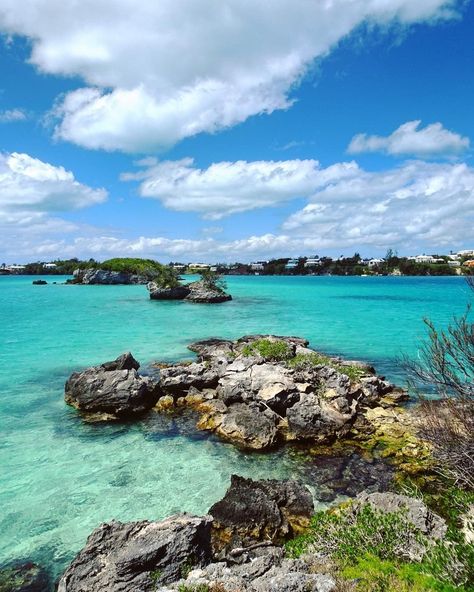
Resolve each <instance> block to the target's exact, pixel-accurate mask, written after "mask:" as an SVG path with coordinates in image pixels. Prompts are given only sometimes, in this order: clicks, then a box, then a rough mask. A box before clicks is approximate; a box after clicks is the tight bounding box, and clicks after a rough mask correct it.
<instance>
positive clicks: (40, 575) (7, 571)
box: [0, 562, 51, 592]
mask: <svg viewBox="0 0 474 592" xmlns="http://www.w3.org/2000/svg"><path fill="white" fill-rule="evenodd" d="M50 589H51V583H50V581H49V577H48V574H47V573H46V572H45V571H44V570H43V569H42V568H41V567H40V566H39V565H37V564H36V563H31V562H26V563H13V564H10V565H7V566H4V567H0V591H1V592H49V590H50Z"/></svg>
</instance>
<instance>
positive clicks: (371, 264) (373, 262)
mask: <svg viewBox="0 0 474 592" xmlns="http://www.w3.org/2000/svg"><path fill="white" fill-rule="evenodd" d="M382 263H385V259H369V260H368V261H367V265H368V266H369V267H375V266H376V265H382Z"/></svg>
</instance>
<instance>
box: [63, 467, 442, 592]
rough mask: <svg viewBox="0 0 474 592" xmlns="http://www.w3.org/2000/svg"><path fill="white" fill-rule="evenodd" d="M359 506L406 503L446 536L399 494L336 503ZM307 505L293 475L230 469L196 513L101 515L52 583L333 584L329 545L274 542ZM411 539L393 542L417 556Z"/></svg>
mask: <svg viewBox="0 0 474 592" xmlns="http://www.w3.org/2000/svg"><path fill="white" fill-rule="evenodd" d="M367 505H370V506H371V507H372V508H375V509H376V510H377V511H378V512H380V513H384V512H393V511H400V510H401V511H402V512H404V515H405V516H406V520H407V522H408V523H409V524H411V525H412V528H414V529H415V530H416V532H419V533H420V536H423V537H424V540H426V541H428V546H429V544H430V541H437V540H440V539H442V538H443V537H444V536H445V533H446V524H445V522H444V521H443V520H442V519H441V518H440V517H439V516H437V515H436V514H433V513H432V512H431V511H430V510H429V509H428V508H427V507H426V506H425V505H424V504H423V502H421V501H420V500H416V499H412V498H409V497H406V496H401V495H396V494H392V493H387V494H371V495H368V494H365V495H362V496H359V497H358V498H357V499H356V500H355V501H354V502H353V503H352V504H349V505H347V504H346V505H345V507H344V508H342V509H341V511H342V512H344V513H346V514H347V515H351V514H353V513H356V512H359V511H360V510H361V509H362V508H364V507H365V506H367ZM312 512H313V501H312V498H311V494H310V492H309V490H307V489H306V488H305V487H304V486H303V485H301V484H298V483H296V482H294V481H275V480H270V481H252V480H250V479H244V478H241V477H237V476H235V475H234V476H233V477H232V483H231V486H230V488H229V490H228V491H227V493H226V495H225V497H224V498H223V499H222V500H221V501H220V502H217V503H216V504H214V505H213V506H212V508H211V509H210V510H209V515H206V516H204V517H196V516H190V515H187V514H182V515H176V516H172V517H170V518H167V519H166V520H163V521H161V522H148V521H142V522H131V523H127V524H122V523H119V522H112V523H109V524H103V525H102V526H100V527H99V528H97V529H96V530H95V531H94V532H93V533H92V534H91V535H90V537H89V538H88V540H87V543H86V545H85V547H84V548H83V549H82V551H80V553H79V554H78V555H77V557H76V558H75V559H74V560H73V561H72V563H71V564H70V566H69V567H68V568H67V570H66V571H65V573H64V574H63V576H62V577H61V580H60V582H59V588H58V592H85V591H93V590H94V591H95V590H107V592H125V591H126V592H152V591H154V592H179V591H182V590H186V591H188V590H189V591H190V590H193V591H194V590H196V591H197V590H207V591H211V590H216V591H225V592H294V591H296V592H311V591H313V592H336V590H338V589H340V588H338V586H337V583H336V581H335V579H334V576H333V575H331V573H330V570H329V569H328V567H327V566H328V565H330V564H328V563H326V564H325V563H324V559H325V557H326V556H327V557H329V556H330V555H329V553H330V549H329V548H328V549H326V550H325V551H323V552H322V554H321V550H314V551H312V550H311V547H308V550H307V552H306V554H305V555H304V556H302V557H301V558H299V559H290V558H288V557H285V551H284V548H282V547H280V546H279V544H281V543H282V542H283V541H285V540H288V539H289V538H291V537H292V536H293V535H294V534H295V532H298V529H300V528H301V527H304V526H307V524H308V522H309V517H310V515H311V514H312ZM418 541H419V539H418V538H417V537H415V538H410V537H407V538H406V541H405V540H404V541H400V549H401V552H403V553H406V554H408V556H411V555H414V556H416V553H418V552H419V550H420V547H419V543H418ZM404 545H405V546H404ZM407 545H408V546H407ZM426 548H427V547H425V549H426ZM325 553H326V555H325ZM344 589H346V588H344Z"/></svg>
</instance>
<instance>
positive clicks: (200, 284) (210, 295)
mask: <svg viewBox="0 0 474 592" xmlns="http://www.w3.org/2000/svg"><path fill="white" fill-rule="evenodd" d="M147 289H148V292H149V293H150V298H151V299H152V300H186V301H187V302H198V303H204V304H217V303H219V302H227V301H228V300H232V296H231V295H230V294H228V293H227V292H225V291H224V290H222V289H220V288H218V287H215V286H211V285H209V284H208V283H206V282H205V281H203V280H199V281H197V282H192V283H190V284H186V285H181V286H176V287H174V288H162V287H160V286H159V285H158V284H157V283H156V282H149V283H148V284H147Z"/></svg>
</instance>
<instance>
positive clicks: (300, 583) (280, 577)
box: [253, 567, 337, 592]
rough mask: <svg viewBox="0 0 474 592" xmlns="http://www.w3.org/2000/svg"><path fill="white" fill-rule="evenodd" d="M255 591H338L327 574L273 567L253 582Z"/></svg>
mask: <svg viewBox="0 0 474 592" xmlns="http://www.w3.org/2000/svg"><path fill="white" fill-rule="evenodd" d="M253 589H254V590H255V592H336V590H337V588H336V582H335V581H334V579H333V578H332V577H331V576H329V575H326V574H309V573H301V572H297V571H295V572H291V571H287V570H286V568H278V567H276V568H273V569H272V570H270V571H269V572H268V573H267V574H265V575H264V576H263V577H261V578H258V579H257V580H255V581H254V582H253Z"/></svg>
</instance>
